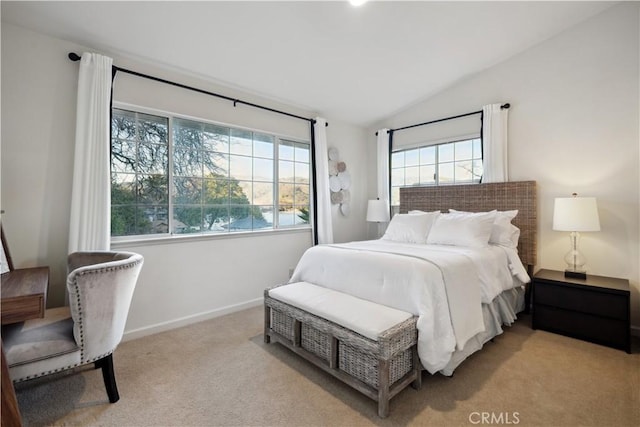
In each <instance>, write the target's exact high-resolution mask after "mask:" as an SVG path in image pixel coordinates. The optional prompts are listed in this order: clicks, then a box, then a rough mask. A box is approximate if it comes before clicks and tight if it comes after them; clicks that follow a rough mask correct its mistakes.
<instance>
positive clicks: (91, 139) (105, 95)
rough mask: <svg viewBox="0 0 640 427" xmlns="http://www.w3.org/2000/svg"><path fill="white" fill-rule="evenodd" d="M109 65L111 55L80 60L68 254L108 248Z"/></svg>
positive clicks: (86, 57)
mask: <svg viewBox="0 0 640 427" xmlns="http://www.w3.org/2000/svg"><path fill="white" fill-rule="evenodd" d="M112 64H113V59H112V58H109V57H106V56H102V55H98V54H95V53H87V52H85V53H83V54H82V60H81V61H80V74H79V77H78V102H77V114H76V147H75V156H74V159H73V187H72V191H71V220H70V224H69V253H72V252H76V251H92V250H108V249H109V245H110V235H111V213H110V209H111V189H110V176H109V173H110V158H109V157H110V141H109V126H110V122H109V117H110V114H109V109H110V108H109V107H110V100H111V67H112Z"/></svg>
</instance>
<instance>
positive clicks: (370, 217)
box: [367, 199, 389, 222]
mask: <svg viewBox="0 0 640 427" xmlns="http://www.w3.org/2000/svg"><path fill="white" fill-rule="evenodd" d="M367 221H369V222H387V221H389V202H388V201H387V200H380V199H378V200H369V203H368V205H367Z"/></svg>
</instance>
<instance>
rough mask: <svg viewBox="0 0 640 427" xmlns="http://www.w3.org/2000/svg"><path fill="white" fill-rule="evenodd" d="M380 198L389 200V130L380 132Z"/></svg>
mask: <svg viewBox="0 0 640 427" xmlns="http://www.w3.org/2000/svg"><path fill="white" fill-rule="evenodd" d="M377 143H378V145H377V155H378V198H379V199H380V200H388V201H389V203H391V200H390V199H389V129H380V130H378V141H377Z"/></svg>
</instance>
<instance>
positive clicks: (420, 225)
mask: <svg viewBox="0 0 640 427" xmlns="http://www.w3.org/2000/svg"><path fill="white" fill-rule="evenodd" d="M439 215H440V212H430V213H422V214H411V215H409V214H396V215H394V216H393V218H391V222H390V223H389V226H388V227H387V231H386V232H385V233H384V236H382V240H391V241H393V242H404V243H426V241H427V234H429V230H430V229H431V226H432V225H433V223H434V221H435V220H436V218H438V216H439Z"/></svg>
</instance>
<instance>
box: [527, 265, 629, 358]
mask: <svg viewBox="0 0 640 427" xmlns="http://www.w3.org/2000/svg"><path fill="white" fill-rule="evenodd" d="M532 298H533V317H532V327H533V329H544V330H546V331H549V332H555V333H558V334H562V335H567V336H570V337H574V338H579V339H582V340H585V341H591V342H594V343H597V344H602V345H606V346H609V347H614V348H618V349H621V350H625V351H626V352H627V353H631V337H630V335H629V334H630V292H629V281H628V280H626V279H615V278H612V277H604V276H594V275H588V276H587V279H586V280H581V279H572V278H569V277H564V272H562V271H553V270H540V271H538V272H537V273H536V274H535V275H534V276H533V297H532Z"/></svg>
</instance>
